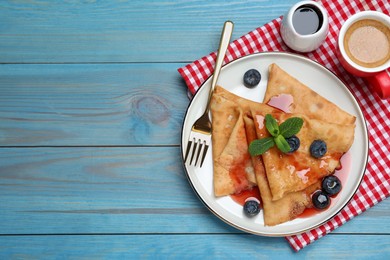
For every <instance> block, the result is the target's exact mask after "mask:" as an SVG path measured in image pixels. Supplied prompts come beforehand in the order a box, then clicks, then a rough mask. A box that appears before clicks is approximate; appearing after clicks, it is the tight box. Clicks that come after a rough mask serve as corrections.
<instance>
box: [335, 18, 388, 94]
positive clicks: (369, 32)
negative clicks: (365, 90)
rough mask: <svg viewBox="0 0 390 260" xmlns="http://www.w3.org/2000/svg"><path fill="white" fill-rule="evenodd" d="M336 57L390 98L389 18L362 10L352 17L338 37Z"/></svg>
mask: <svg viewBox="0 0 390 260" xmlns="http://www.w3.org/2000/svg"><path fill="white" fill-rule="evenodd" d="M337 56H338V58H339V61H340V63H341V65H342V66H343V67H344V68H345V69H346V70H347V71H348V72H349V73H351V74H353V75H355V76H359V77H363V78H364V79H365V80H366V81H367V83H368V84H369V85H370V86H371V89H372V90H373V92H376V93H377V94H378V95H379V96H380V97H381V98H383V99H387V98H390V17H389V16H388V15H386V14H384V13H381V12H378V11H362V12H359V13H356V14H354V15H352V16H351V17H349V18H348V19H347V20H346V21H345V23H344V24H343V25H342V27H341V29H340V32H339V37H338V52H337Z"/></svg>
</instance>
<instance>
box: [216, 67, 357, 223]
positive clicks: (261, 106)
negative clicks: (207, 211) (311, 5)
mask: <svg viewBox="0 0 390 260" xmlns="http://www.w3.org/2000/svg"><path fill="white" fill-rule="evenodd" d="M211 113H212V143H213V167H214V169H213V172H214V176H213V182H214V183H213V184H214V194H215V196H217V197H220V196H227V195H231V194H238V193H241V192H243V191H245V190H248V189H252V188H256V187H258V189H259V191H260V195H261V201H262V207H263V215H264V223H265V225H266V226H273V225H277V224H280V223H283V222H286V221H289V220H292V219H294V218H296V217H297V216H299V215H300V214H301V213H302V212H303V211H304V210H305V209H306V208H310V207H312V206H313V205H312V202H311V194H312V193H313V192H314V191H315V190H317V189H318V188H319V187H320V183H321V180H322V178H323V177H324V176H327V175H330V174H332V173H334V171H335V169H336V168H337V167H338V166H339V163H340V158H341V156H342V155H343V154H344V153H346V152H347V151H348V150H349V148H350V147H351V145H352V143H353V139H354V128H355V119H356V118H355V117H354V116H353V115H350V114H349V113H347V112H345V111H343V110H342V109H340V108H339V107H338V106H336V105H335V104H333V103H332V102H330V101H328V100H326V99H325V98H323V97H322V96H320V95H319V94H317V93H316V92H314V91H313V90H311V89H310V88H309V87H307V86H306V85H304V84H303V83H301V82H299V81H298V80H297V79H295V78H294V77H292V76H291V75H289V74H288V73H287V72H285V71H284V70H282V69H281V68H280V67H278V66H277V65H276V64H271V65H270V67H269V77H268V85H267V90H266V94H265V97H264V100H263V103H258V102H254V101H250V100H247V99H244V98H242V97H239V96H236V95H234V94H233V93H230V92H228V91H227V90H225V89H224V88H222V87H220V86H217V87H216V88H215V90H214V93H213V96H212V100H211ZM266 114H271V115H272V116H273V117H274V118H275V119H276V120H277V121H278V123H279V124H281V123H282V122H284V121H285V120H287V119H288V118H290V117H300V118H302V119H303V121H304V123H303V126H302V129H301V130H300V131H299V133H298V134H297V137H298V138H299V139H300V143H301V145H300V147H299V149H298V150H297V151H296V152H294V153H290V154H285V153H282V152H281V151H280V150H278V148H277V147H276V146H275V147H272V148H271V149H269V150H268V151H267V152H265V153H263V154H262V155H260V156H254V157H251V156H250V154H249V152H248V146H249V144H250V142H251V141H253V140H255V139H260V138H264V137H267V136H269V133H268V131H267V130H266V128H265V122H264V117H265V115H266ZM317 139H321V140H323V141H325V142H326V144H327V153H326V154H325V156H323V157H322V158H319V159H316V158H314V157H312V156H311V155H310V152H309V147H310V144H311V143H312V142H313V141H314V140H317Z"/></svg>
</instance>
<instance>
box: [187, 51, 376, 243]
mask: <svg viewBox="0 0 390 260" xmlns="http://www.w3.org/2000/svg"><path fill="white" fill-rule="evenodd" d="M271 63H276V64H277V65H279V66H280V67H281V68H283V69H284V70H285V71H287V72H288V73H289V74H290V75H292V76H293V77H295V78H297V79H298V80H300V81H301V82H302V83H304V84H306V85H307V86H309V87H310V88H312V89H313V90H314V91H316V92H317V93H318V94H320V95H322V96H323V97H325V98H327V99H328V100H330V101H332V102H333V103H335V104H336V105H338V106H339V107H341V108H342V109H344V110H345V111H347V112H349V113H351V114H353V115H355V116H356V118H357V120H356V129H355V139H354V143H353V145H352V147H351V150H350V151H349V153H350V155H351V164H350V173H351V174H348V177H347V180H346V182H345V184H344V186H343V189H342V191H341V192H340V193H339V194H338V199H337V200H335V203H333V204H332V205H331V207H330V208H329V209H327V210H325V211H323V212H321V213H319V214H316V215H313V216H310V217H306V218H297V219H295V220H292V221H289V222H285V223H283V224H280V225H276V226H272V227H266V226H264V221H263V214H262V212H260V214H259V215H257V216H256V217H254V218H248V217H246V216H245V215H244V214H243V210H242V206H241V205H239V204H237V203H236V202H234V201H233V200H232V199H231V198H230V197H229V196H226V197H222V198H217V197H215V196H214V192H213V181H212V180H213V165H212V153H211V150H210V149H211V148H210V149H209V152H208V153H207V156H206V159H205V162H204V164H203V167H202V168H194V167H192V166H188V165H185V166H184V167H185V170H186V173H187V177H188V179H189V181H190V183H191V185H192V187H193V188H194V190H195V192H196V193H197V195H198V196H199V198H200V199H201V200H202V202H203V203H204V204H205V205H206V206H207V207H208V208H209V210H210V211H212V212H213V213H214V214H215V215H216V216H218V217H219V218H221V219H222V220H223V221H225V222H226V223H228V224H230V225H231V226H233V227H236V228H238V229H240V230H243V231H246V232H249V233H253V234H258V235H265V236H286V235H293V234H298V233H302V232H304V231H307V230H309V229H312V228H315V227H317V226H319V225H321V224H322V223H324V222H326V221H327V220H329V219H330V218H332V217H333V216H334V215H336V214H337V213H338V212H339V211H340V210H341V209H342V208H343V207H344V206H345V205H346V204H347V203H348V202H349V201H350V199H351V198H352V196H353V195H354V194H355V192H356V191H357V189H358V187H359V185H360V182H361V180H362V178H363V175H364V171H365V169H366V164H367V159H368V133H367V126H366V123H365V119H364V116H363V114H362V111H361V110H360V108H359V105H358V103H357V102H356V100H355V98H354V97H353V95H352V94H351V93H350V91H349V90H348V88H347V87H346V86H345V85H344V83H343V82H342V81H341V80H339V79H338V78H337V77H336V76H335V75H334V74H333V73H332V72H330V71H329V70H327V69H326V68H325V67H323V66H322V65H320V64H318V63H316V62H314V61H312V60H309V59H307V58H305V57H303V56H299V55H295V54H289V53H281V52H280V53H279V52H266V53H258V54H253V55H249V56H246V57H243V58H240V59H237V60H235V61H233V62H231V63H229V64H227V65H226V66H224V67H223V68H222V71H221V74H220V77H219V80H218V84H219V85H221V86H223V87H224V88H226V89H227V90H229V91H231V92H232V93H235V94H237V95H239V96H241V97H244V98H247V99H250V100H253V101H258V102H261V101H262V100H263V97H264V94H265V90H266V86H267V81H268V66H269V65H270V64H271ZM252 68H255V69H257V70H258V71H260V73H261V75H262V79H261V82H260V84H259V85H258V86H257V87H255V88H253V89H248V88H246V87H245V86H244V85H243V83H242V77H243V75H244V73H245V72H246V71H247V70H249V69H252ZM210 84H211V78H209V79H208V80H207V81H206V82H205V83H204V85H203V86H202V88H201V89H200V90H199V91H198V93H197V94H196V95H195V96H194V98H193V100H192V101H191V103H190V105H189V107H188V109H187V113H186V115H185V119H184V123H183V129H182V137H181V138H182V140H181V149H182V155H183V156H184V152H185V150H186V148H187V141H188V138H189V134H190V130H191V127H192V124H193V123H194V122H195V120H196V119H197V118H198V117H200V116H201V115H202V113H203V111H204V109H205V107H206V101H207V95H208V90H209V87H210ZM183 158H184V157H183Z"/></svg>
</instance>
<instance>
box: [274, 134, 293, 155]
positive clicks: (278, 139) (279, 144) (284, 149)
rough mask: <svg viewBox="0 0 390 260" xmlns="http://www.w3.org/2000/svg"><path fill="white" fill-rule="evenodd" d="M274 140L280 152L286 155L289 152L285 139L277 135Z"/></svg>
mask: <svg viewBox="0 0 390 260" xmlns="http://www.w3.org/2000/svg"><path fill="white" fill-rule="evenodd" d="M274 140H275V143H276V146H277V147H278V148H279V150H280V151H282V152H284V153H288V152H289V151H290V145H289V144H288V143H287V141H286V139H284V137H283V135H278V136H277V137H275V138H274Z"/></svg>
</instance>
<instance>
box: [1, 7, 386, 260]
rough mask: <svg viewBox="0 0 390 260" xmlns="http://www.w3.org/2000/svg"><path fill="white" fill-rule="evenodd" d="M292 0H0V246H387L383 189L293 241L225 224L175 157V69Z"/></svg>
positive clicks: (124, 254)
mask: <svg viewBox="0 0 390 260" xmlns="http://www.w3.org/2000/svg"><path fill="white" fill-rule="evenodd" d="M296 2H298V0H282V1H279V0H259V1H245V2H243V1H203V0H202V1H155V0H151V1H141V0H135V1H119V0H118V1H95V0H67V1H61V0H53V1H52V0H39V1H38V0H24V1H0V223H1V225H0V259H42V258H43V259H44V258H49V259H53V258H55V259H57V258H78V259H79V258H84V259H85V258H87V259H91V258H92V259H94V258H108V259H112V258H119V259H123V258H135V259H138V258H151V259H154V258H195V257H201V258H212V259H214V258H240V259H241V258H252V259H253V258H261V259H263V258H265V259H266V258H278V259H284V258H286V259H287V258H288V259H295V258H299V259H301V258H308V259H313V258H318V257H325V258H329V259H331V258H332V259H333V258H335V259H346V258H351V259H367V258H372V259H388V258H389V257H390V251H389V250H390V246H389V245H390V226H389V225H388V223H390V214H389V212H390V201H389V200H385V201H383V202H381V203H379V204H378V205H376V206H375V207H373V208H371V209H370V210H368V211H367V212H364V213H362V214H361V215H360V216H358V217H356V218H354V219H353V220H351V221H349V222H348V223H347V224H345V225H343V226H342V227H340V228H338V229H336V230H335V231H333V232H332V233H331V234H329V235H327V236H325V237H323V238H321V239H319V240H318V241H316V242H315V243H313V244H312V245H310V246H308V247H307V248H305V249H304V250H302V251H301V252H299V253H297V254H294V253H293V251H292V249H291V248H290V247H289V246H288V244H287V242H286V241H285V239H284V238H269V237H258V236H254V235H250V234H246V233H244V232H242V231H239V230H237V229H234V228H233V227H231V226H229V225H228V224H226V223H224V222H223V221H221V220H220V219H219V218H217V217H216V216H214V215H213V214H212V213H211V212H210V211H208V210H207V208H206V207H205V206H204V205H203V204H202V203H201V201H200V200H199V199H198V198H197V197H196V194H195V192H194V191H193V190H192V189H191V186H190V185H189V183H188V180H187V178H186V175H185V172H184V170H183V167H182V164H181V156H180V147H179V145H180V132H181V125H182V120H183V117H184V114H185V109H186V107H187V106H188V104H189V100H188V98H187V95H186V86H185V84H184V82H183V80H182V79H181V78H180V76H179V74H178V73H177V68H179V67H181V66H183V65H185V64H187V63H188V62H191V61H193V60H195V59H197V58H199V57H202V56H204V55H207V54H208V53H210V52H212V51H215V50H216V48H217V46H218V41H219V38H220V31H221V28H222V24H223V22H224V21H225V20H232V21H233V22H234V23H235V30H234V34H233V39H236V38H238V37H240V36H241V35H243V34H245V33H247V32H249V31H251V30H254V29H255V28H257V27H259V26H261V25H263V24H265V23H267V22H269V21H270V20H272V19H274V18H277V17H279V16H281V15H282V14H283V13H285V12H286V11H287V10H288V8H290V7H291V6H292V5H293V4H294V3H296Z"/></svg>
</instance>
